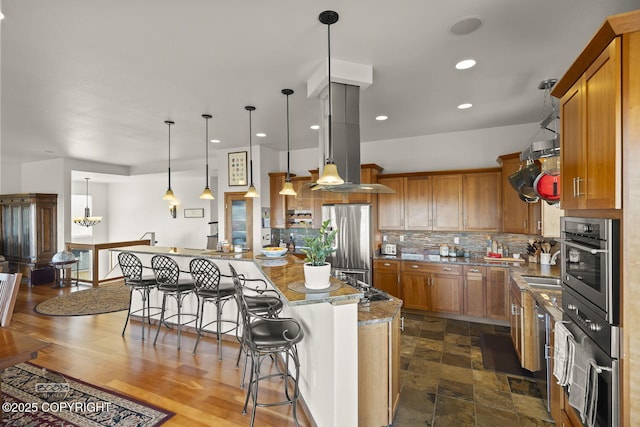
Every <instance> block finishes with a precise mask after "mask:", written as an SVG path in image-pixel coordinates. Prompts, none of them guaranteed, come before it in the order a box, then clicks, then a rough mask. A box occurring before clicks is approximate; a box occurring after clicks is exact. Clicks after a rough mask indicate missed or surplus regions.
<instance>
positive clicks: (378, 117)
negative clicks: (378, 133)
mask: <svg viewBox="0 0 640 427" xmlns="http://www.w3.org/2000/svg"><path fill="white" fill-rule="evenodd" d="M388 118H389V117H387V116H376V120H378V121H379V122H381V121H384V120H387V119H388Z"/></svg>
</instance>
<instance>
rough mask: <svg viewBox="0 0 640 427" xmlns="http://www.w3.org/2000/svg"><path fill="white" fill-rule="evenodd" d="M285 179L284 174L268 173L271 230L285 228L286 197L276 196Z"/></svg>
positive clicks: (285, 174) (285, 175)
mask: <svg viewBox="0 0 640 427" xmlns="http://www.w3.org/2000/svg"><path fill="white" fill-rule="evenodd" d="M286 177H287V173H286V172H270V173H269V203H270V204H271V209H270V218H269V224H270V225H271V228H285V227H286V224H287V222H286V221H287V217H286V211H287V208H286V197H287V196H283V195H281V194H278V193H279V192H280V190H282V186H283V185H284V180H285V178H286Z"/></svg>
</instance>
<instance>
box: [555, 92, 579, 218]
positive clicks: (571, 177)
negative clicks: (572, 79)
mask: <svg viewBox="0 0 640 427" xmlns="http://www.w3.org/2000/svg"><path fill="white" fill-rule="evenodd" d="M582 97H583V90H582V79H581V80H578V81H577V82H576V84H574V85H573V87H572V88H571V89H569V91H568V92H567V93H566V94H565V95H564V96H563V97H562V99H561V100H560V117H561V123H560V162H561V168H562V173H561V176H560V180H561V183H562V188H561V190H560V206H561V207H562V209H578V207H579V204H580V198H579V197H578V187H579V186H580V182H578V180H580V179H581V180H582V184H581V185H582V187H584V179H585V174H584V172H585V171H584V167H583V165H584V160H583V155H584V145H583V141H584V138H583V135H584V129H583V126H584V119H583V117H582V114H583V112H582V111H583V105H582V104H583V102H582Z"/></svg>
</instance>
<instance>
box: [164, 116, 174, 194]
mask: <svg viewBox="0 0 640 427" xmlns="http://www.w3.org/2000/svg"><path fill="white" fill-rule="evenodd" d="M165 123H167V126H168V127H169V190H171V125H172V124H173V123H171V122H165Z"/></svg>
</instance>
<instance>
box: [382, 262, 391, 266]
mask: <svg viewBox="0 0 640 427" xmlns="http://www.w3.org/2000/svg"><path fill="white" fill-rule="evenodd" d="M382 265H384V266H385V267H390V266H391V264H389V263H388V262H385V263H384V264H382Z"/></svg>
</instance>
